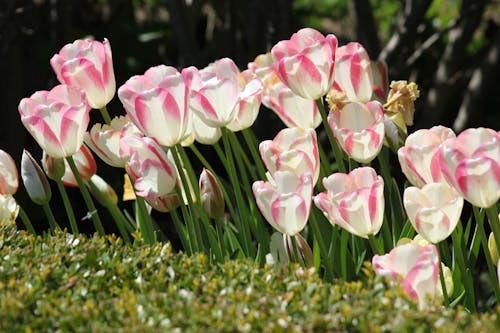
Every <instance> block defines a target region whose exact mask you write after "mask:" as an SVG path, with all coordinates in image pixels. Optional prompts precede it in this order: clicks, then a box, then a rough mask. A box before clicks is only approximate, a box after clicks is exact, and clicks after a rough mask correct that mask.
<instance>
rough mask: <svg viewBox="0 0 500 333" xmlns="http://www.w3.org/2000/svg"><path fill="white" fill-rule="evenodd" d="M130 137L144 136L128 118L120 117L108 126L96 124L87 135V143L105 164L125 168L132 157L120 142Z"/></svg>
mask: <svg viewBox="0 0 500 333" xmlns="http://www.w3.org/2000/svg"><path fill="white" fill-rule="evenodd" d="M128 136H137V137H142V136H144V135H143V134H142V132H141V131H139V129H138V128H137V127H136V126H135V125H134V124H132V122H131V121H130V119H129V118H128V116H119V117H115V118H113V119H112V120H111V123H110V124H109V125H108V124H99V123H98V124H95V125H94V126H92V128H91V129H90V131H89V132H87V133H86V135H85V139H84V141H85V143H86V144H87V146H89V147H90V148H91V149H92V151H93V152H94V153H96V154H97V156H99V157H100V158H101V159H102V160H103V161H104V162H105V163H107V164H109V165H111V166H114V167H117V168H124V167H125V164H126V163H127V161H128V160H129V159H130V156H129V155H128V154H127V152H126V151H124V150H123V149H122V148H121V146H120V141H121V140H123V138H125V137H128Z"/></svg>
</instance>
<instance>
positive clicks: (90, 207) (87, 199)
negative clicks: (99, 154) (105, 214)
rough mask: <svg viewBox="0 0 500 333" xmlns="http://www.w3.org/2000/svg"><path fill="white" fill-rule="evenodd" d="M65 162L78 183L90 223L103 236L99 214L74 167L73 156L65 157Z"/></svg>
mask: <svg viewBox="0 0 500 333" xmlns="http://www.w3.org/2000/svg"><path fill="white" fill-rule="evenodd" d="M66 160H67V161H68V164H69V167H70V168H71V171H72V172H73V175H74V176H75V179H76V182H77V183H78V188H80V192H81V193H82V196H83V200H84V201H85V204H86V205H87V208H88V210H89V214H91V215H92V222H93V223H94V228H95V229H96V230H97V232H98V233H99V236H104V234H105V232H104V227H103V226H102V222H101V218H100V217H99V213H98V212H97V209H96V208H95V205H94V202H93V201H92V197H91V196H90V193H89V191H88V190H87V188H86V187H85V184H84V183H83V180H82V177H81V176H80V173H79V172H78V168H77V167H76V164H75V161H74V160H73V156H68V157H66Z"/></svg>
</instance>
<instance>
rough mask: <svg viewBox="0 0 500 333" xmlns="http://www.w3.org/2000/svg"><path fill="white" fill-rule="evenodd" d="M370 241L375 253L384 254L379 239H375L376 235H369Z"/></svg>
mask: <svg viewBox="0 0 500 333" xmlns="http://www.w3.org/2000/svg"><path fill="white" fill-rule="evenodd" d="M368 243H369V244H370V247H371V248H372V251H373V254H378V255H382V254H383V253H382V251H381V250H380V246H379V244H378V243H377V240H376V239H375V236H374V235H368Z"/></svg>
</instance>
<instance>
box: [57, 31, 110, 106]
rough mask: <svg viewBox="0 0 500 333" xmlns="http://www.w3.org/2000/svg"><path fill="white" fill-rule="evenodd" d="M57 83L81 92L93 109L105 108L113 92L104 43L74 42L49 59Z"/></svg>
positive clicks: (108, 51) (107, 50) (108, 52)
mask: <svg viewBox="0 0 500 333" xmlns="http://www.w3.org/2000/svg"><path fill="white" fill-rule="evenodd" d="M50 64H51V65H52V69H53V70H54V72H55V73H56V75H57V79H58V80H59V82H61V83H63V84H67V85H70V86H74V87H78V88H79V89H82V90H83V91H85V95H86V97H87V101H88V104H89V105H90V106H91V107H92V108H94V109H100V108H103V107H104V106H106V104H108V102H109V101H110V100H111V99H113V96H114V95H115V90H116V84H115V73H114V71H113V58H112V55H111V46H110V45H109V41H108V40H107V39H106V38H105V39H104V41H103V42H102V43H101V42H97V41H94V40H90V39H87V40H76V41H74V42H73V43H72V44H66V45H65V46H64V47H63V48H62V49H61V51H59V53H58V54H56V55H54V56H53V57H52V59H50Z"/></svg>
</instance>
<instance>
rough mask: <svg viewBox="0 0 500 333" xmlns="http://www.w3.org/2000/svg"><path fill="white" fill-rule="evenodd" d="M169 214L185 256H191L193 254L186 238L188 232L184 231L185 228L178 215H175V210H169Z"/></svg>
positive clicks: (189, 242) (188, 239) (187, 237)
mask: <svg viewBox="0 0 500 333" xmlns="http://www.w3.org/2000/svg"><path fill="white" fill-rule="evenodd" d="M170 214H171V216H172V220H174V226H175V230H177V235H179V238H180V239H181V243H182V246H183V248H184V251H186V254H187V255H192V254H193V253H194V252H193V247H192V246H191V240H190V238H189V236H188V231H187V230H186V227H185V226H184V224H182V222H181V219H180V217H179V214H177V210H176V209H173V210H171V211H170Z"/></svg>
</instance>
